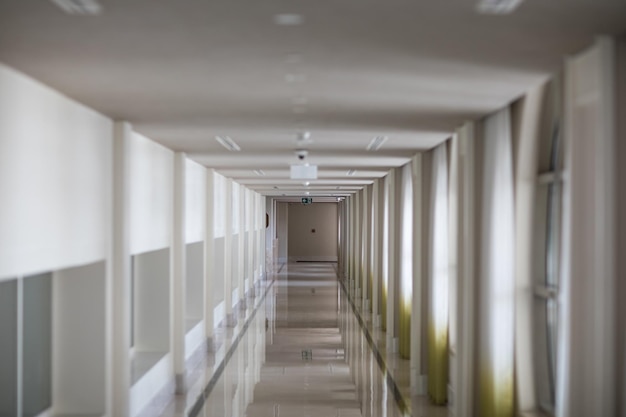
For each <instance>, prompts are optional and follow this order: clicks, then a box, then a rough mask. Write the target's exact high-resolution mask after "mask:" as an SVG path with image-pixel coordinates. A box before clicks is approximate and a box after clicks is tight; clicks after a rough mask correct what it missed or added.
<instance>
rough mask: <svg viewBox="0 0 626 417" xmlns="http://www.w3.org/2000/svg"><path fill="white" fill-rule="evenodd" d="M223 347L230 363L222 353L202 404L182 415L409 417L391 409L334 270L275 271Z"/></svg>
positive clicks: (296, 267)
mask: <svg viewBox="0 0 626 417" xmlns="http://www.w3.org/2000/svg"><path fill="white" fill-rule="evenodd" d="M225 343H226V344H225V346H224V347H223V348H224V349H225V352H229V351H230V352H231V353H232V354H231V355H230V359H229V360H228V357H229V355H228V354H226V356H225V358H226V359H227V360H226V361H225V362H226V365H225V366H224V367H223V369H221V374H220V375H219V377H215V376H213V377H212V379H211V378H208V377H207V378H208V380H207V381H205V382H206V384H207V388H206V389H205V394H206V395H205V396H204V397H203V398H204V399H205V400H204V402H203V403H202V402H201V403H198V406H197V407H196V408H195V410H193V412H192V413H190V414H189V415H192V416H224V417H236V416H248V417H289V416H294V417H295V416H297V417H306V416H315V417H339V416H343V417H357V416H363V417H367V416H382V417H396V416H404V415H408V414H407V413H406V409H405V410H404V411H401V408H399V407H398V405H397V399H396V398H395V397H394V392H393V385H389V384H388V381H386V375H385V374H383V373H382V372H381V368H380V366H379V364H378V362H377V358H376V356H375V354H374V353H373V352H372V351H371V349H370V347H369V345H368V341H367V340H366V337H365V335H364V333H363V332H362V331H361V327H360V325H359V321H358V318H357V316H355V314H354V313H353V310H352V306H351V304H350V302H349V300H348V299H347V297H346V296H345V295H344V293H343V291H342V290H341V288H340V285H339V283H338V281H337V278H336V273H335V269H334V264H328V263H301V264H300V263H298V264H289V265H287V266H285V267H284V268H282V270H281V272H280V274H279V275H278V276H277V278H276V281H275V282H274V283H273V285H272V286H271V288H270V289H269V290H268V292H267V296H266V297H265V298H264V300H263V302H262V303H261V304H259V306H258V308H257V311H256V313H255V314H254V316H252V317H250V318H249V322H248V328H247V330H246V331H244V332H242V333H241V336H240V337H235V338H233V340H232V343H233V345H231V341H227V342H225ZM234 345H236V346H234ZM231 348H232V349H231ZM217 373H219V369H217V370H216V374H217ZM390 387H391V388H390Z"/></svg>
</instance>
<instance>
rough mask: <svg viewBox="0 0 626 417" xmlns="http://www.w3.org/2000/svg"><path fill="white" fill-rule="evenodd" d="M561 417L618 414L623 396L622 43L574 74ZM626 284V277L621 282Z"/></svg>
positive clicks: (575, 65) (581, 59)
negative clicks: (618, 330) (618, 344)
mask: <svg viewBox="0 0 626 417" xmlns="http://www.w3.org/2000/svg"><path fill="white" fill-rule="evenodd" d="M565 75H566V94H565V97H566V106H565V108H566V114H565V119H566V123H565V127H566V130H565V138H566V144H565V149H566V156H565V164H564V165H565V175H564V176H565V180H564V189H563V239H562V242H563V248H562V254H563V269H562V273H561V283H560V291H561V294H560V297H559V301H560V305H559V332H560V334H559V337H560V340H559V350H558V358H559V359H558V365H557V374H558V375H557V395H556V397H557V399H556V406H557V407H556V408H557V414H556V415H557V416H559V417H560V416H568V417H578V416H589V415H597V416H612V415H615V412H616V402H617V400H616V395H615V389H614V387H615V380H616V379H615V376H616V371H615V365H616V359H615V337H616V336H615V327H614V326H615V315H614V314H615V301H616V299H615V298H614V291H615V288H616V285H615V279H616V277H615V259H614V252H613V251H614V247H615V217H614V212H613V211H614V207H615V200H614V198H615V195H614V188H613V187H614V181H615V167H614V160H613V152H614V151H615V124H616V122H615V121H616V117H617V115H616V114H615V76H616V75H615V43H614V41H613V40H612V39H609V38H600V39H598V41H597V42H596V44H595V45H594V46H593V47H592V48H590V49H589V50H587V51H585V52H583V53H581V54H579V55H577V56H575V57H572V58H570V59H569V60H568V62H567V65H566V69H565ZM620 279H623V277H620Z"/></svg>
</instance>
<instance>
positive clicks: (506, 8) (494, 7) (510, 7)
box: [476, 0, 523, 14]
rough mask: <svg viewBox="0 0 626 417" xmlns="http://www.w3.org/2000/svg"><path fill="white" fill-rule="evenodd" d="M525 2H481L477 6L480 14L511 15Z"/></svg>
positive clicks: (499, 0) (520, 0) (498, 0)
mask: <svg viewBox="0 0 626 417" xmlns="http://www.w3.org/2000/svg"><path fill="white" fill-rule="evenodd" d="M522 1H523V0H481V1H480V2H479V3H478V5H477V6H476V10H477V11H478V13H484V14H509V13H513V12H514V11H515V9H517V8H518V7H519V5H520V4H522Z"/></svg>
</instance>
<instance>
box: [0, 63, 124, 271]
mask: <svg viewBox="0 0 626 417" xmlns="http://www.w3.org/2000/svg"><path fill="white" fill-rule="evenodd" d="M112 129H113V127H112V122H111V121H110V120H109V119H107V118H105V117H103V116H101V115H99V114H97V113H96V112H94V111H93V110H90V109H88V108H86V107H84V106H82V105H80V104H78V103H76V102H74V101H72V100H70V99H68V98H66V97H64V96H62V95H61V94H59V93H57V92H55V91H53V90H51V89H50V88H48V87H46V86H44V85H42V84H40V83H38V82H36V81H34V80H32V79H30V78H27V77H26V76H24V75H21V74H19V73H17V72H15V71H13V70H11V69H9V68H7V67H5V66H3V65H0V201H2V204H0V279H6V278H8V277H10V276H15V275H21V274H29V273H34V272H41V271H46V270H54V269H59V268H63V267H68V266H74V265H79V264H86V263H90V262H94V261H97V260H102V259H104V258H105V256H106V247H107V235H108V231H109V223H108V221H109V218H108V216H109V208H110V186H111V152H112V134H113V130H112Z"/></svg>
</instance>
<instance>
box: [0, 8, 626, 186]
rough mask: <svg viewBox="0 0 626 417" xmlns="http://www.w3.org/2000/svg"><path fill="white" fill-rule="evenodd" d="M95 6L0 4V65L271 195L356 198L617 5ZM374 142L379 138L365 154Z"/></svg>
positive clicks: (546, 70) (602, 26)
mask: <svg viewBox="0 0 626 417" xmlns="http://www.w3.org/2000/svg"><path fill="white" fill-rule="evenodd" d="M99 2H100V4H101V5H102V12H101V13H100V14H99V15H97V16H76V15H68V14H65V13H64V12H63V11H62V10H61V9H60V8H58V7H57V6H56V5H55V4H53V3H52V2H51V1H50V0H0V62H3V63H5V64H7V65H9V66H12V67H14V68H16V69H18V70H20V71H22V72H24V73H26V74H29V75H31V76H32V77H34V78H36V79H38V80H40V81H42V82H44V83H46V84H48V85H50V86H51V87H53V88H55V89H57V90H59V91H61V92H63V93H64V94H66V95H67V96H69V97H72V98H74V99H76V100H78V101H80V102H82V103H84V104H86V105H88V106H90V107H92V108H94V109H96V110H98V111H99V112H101V113H103V114H105V115H108V116H110V117H112V118H114V119H118V120H127V121H129V122H130V123H132V125H133V127H134V129H135V130H136V131H138V132H140V133H142V134H144V135H146V136H148V137H150V138H152V139H154V140H155V141H157V142H159V143H162V144H163V145H165V146H167V147H169V148H172V149H174V150H180V151H185V152H187V154H188V155H189V157H191V158H192V159H194V160H195V161H197V162H199V163H202V164H204V165H206V166H208V167H213V168H216V170H217V171H218V172H220V173H222V174H223V175H225V176H227V177H231V178H233V179H235V180H236V181H238V182H240V183H242V184H245V185H246V186H248V187H249V188H252V189H254V190H257V191H259V192H261V193H262V194H264V195H271V196H283V195H286V196H296V195H304V193H305V192H309V193H310V195H311V196H321V195H324V196H338V195H346V194H349V193H351V192H354V191H356V190H358V189H360V188H361V187H363V186H364V185H365V184H369V183H371V182H372V181H373V179H375V178H379V177H382V176H384V175H385V174H386V172H387V171H388V170H389V169H390V168H392V167H397V166H401V165H403V164H405V163H406V162H407V161H408V160H409V158H410V157H411V156H412V155H414V154H415V153H416V152H418V151H420V150H425V149H429V148H432V147H433V146H435V145H437V144H438V143H441V142H442V141H443V140H445V139H447V138H448V137H449V136H450V134H451V132H453V130H454V129H455V128H456V127H458V126H459V125H460V124H462V123H463V122H464V121H466V120H470V119H477V118H480V117H483V116H485V115H486V114H488V113H490V112H492V111H494V110H496V109H498V108H500V107H503V106H505V105H506V104H508V103H510V102H511V101H512V100H515V99H516V98H518V97H519V96H520V95H521V94H523V92H524V91H526V90H528V89H529V88H530V87H532V86H534V85H536V84H538V83H540V82H541V81H542V80H545V79H546V77H547V76H549V74H551V73H553V72H555V71H557V70H559V68H561V66H562V63H563V59H564V57H565V56H567V55H568V54H572V53H575V52H578V51H580V50H582V49H584V48H585V47H587V46H588V45H590V44H591V43H592V42H593V37H594V36H595V35H597V34H619V33H623V32H624V31H626V1H624V0H526V1H525V2H523V3H522V4H521V6H520V7H519V8H518V9H517V10H516V11H515V12H514V13H512V14H508V15H484V14H479V13H477V12H476V3H477V0H456V1H442V0H385V1H382V0H334V1H332V2H323V1H322V2H320V1H311V0H309V1H304V0H290V1H286V0H264V1H252V0H177V1H172V0H100V1H99ZM278 14H297V15H298V16H299V17H300V19H301V20H302V21H301V24H299V25H287V26H286V25H278V24H276V22H275V20H276V15H278ZM304 132H309V133H310V143H307V144H303V143H298V142H297V138H298V137H299V135H300V136H301V135H302V133H304ZM216 135H221V136H229V137H231V138H232V139H233V140H234V141H235V142H236V143H237V144H238V145H239V146H240V147H241V151H240V152H230V151H228V150H226V149H225V148H224V147H222V146H221V145H220V144H219V143H217V141H215V139H214V138H215V136H216ZM376 136H386V137H388V140H387V141H386V142H385V143H384V145H383V146H382V147H381V148H380V150H378V151H376V152H372V151H367V150H366V147H367V145H368V144H369V143H370V141H371V140H372V139H373V138H374V137H376ZM299 147H301V148H306V149H308V151H309V155H308V157H307V158H306V162H308V163H310V164H317V165H318V179H317V180H310V184H309V185H308V186H305V185H304V183H303V181H302V180H300V181H295V180H290V179H289V165H290V164H297V163H299V162H298V158H297V157H296V156H295V154H294V150H295V149H297V148H299ZM255 169H260V170H262V171H263V173H264V174H265V175H257V174H255V173H254V170H255ZM348 170H355V171H356V172H355V173H354V175H351V176H348V175H346V174H347V172H348Z"/></svg>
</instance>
